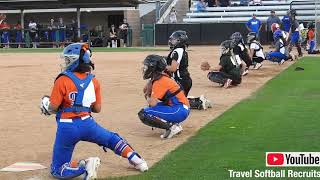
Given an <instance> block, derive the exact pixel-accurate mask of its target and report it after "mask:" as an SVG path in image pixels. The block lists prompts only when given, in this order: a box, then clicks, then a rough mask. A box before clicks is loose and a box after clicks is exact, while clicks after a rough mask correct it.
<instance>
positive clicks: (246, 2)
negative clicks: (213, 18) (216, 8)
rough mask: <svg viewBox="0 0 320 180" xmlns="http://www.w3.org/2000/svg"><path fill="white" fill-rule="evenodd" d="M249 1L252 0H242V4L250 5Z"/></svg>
mask: <svg viewBox="0 0 320 180" xmlns="http://www.w3.org/2000/svg"><path fill="white" fill-rule="evenodd" d="M249 1H250V0H240V4H239V5H240V6H249Z"/></svg>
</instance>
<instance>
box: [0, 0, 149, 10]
mask: <svg viewBox="0 0 320 180" xmlns="http://www.w3.org/2000/svg"><path fill="white" fill-rule="evenodd" d="M143 2H144V0H0V10H17V9H19V10H20V9H60V8H97V7H99V8H102V7H136V6H137V5H138V4H139V3H143Z"/></svg>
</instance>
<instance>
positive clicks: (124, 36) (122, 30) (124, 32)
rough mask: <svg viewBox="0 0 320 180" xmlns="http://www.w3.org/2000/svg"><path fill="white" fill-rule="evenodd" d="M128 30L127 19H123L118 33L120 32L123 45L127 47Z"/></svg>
mask: <svg viewBox="0 0 320 180" xmlns="http://www.w3.org/2000/svg"><path fill="white" fill-rule="evenodd" d="M128 30H129V24H128V22H127V19H126V18H124V19H123V23H122V24H121V26H120V34H121V36H120V37H121V39H123V43H124V44H123V46H124V47H127V46H128V44H127V40H128Z"/></svg>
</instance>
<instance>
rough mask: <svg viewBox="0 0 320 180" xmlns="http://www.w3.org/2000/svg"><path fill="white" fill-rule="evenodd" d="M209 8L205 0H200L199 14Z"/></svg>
mask: <svg viewBox="0 0 320 180" xmlns="http://www.w3.org/2000/svg"><path fill="white" fill-rule="evenodd" d="M207 6H208V4H207V3H206V2H205V1H204V0H199V1H198V3H197V5H196V8H197V12H206V11H207Z"/></svg>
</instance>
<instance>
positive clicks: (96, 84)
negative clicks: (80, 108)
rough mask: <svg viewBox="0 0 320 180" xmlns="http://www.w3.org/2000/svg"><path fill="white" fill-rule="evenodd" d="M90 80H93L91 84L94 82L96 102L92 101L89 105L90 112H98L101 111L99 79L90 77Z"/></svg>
mask: <svg viewBox="0 0 320 180" xmlns="http://www.w3.org/2000/svg"><path fill="white" fill-rule="evenodd" d="M92 82H93V84H94V91H95V94H96V102H94V103H93V104H92V105H91V112H94V113H99V112H101V92H100V83H99V81H98V80H97V79H96V78H94V79H92Z"/></svg>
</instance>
